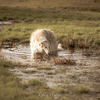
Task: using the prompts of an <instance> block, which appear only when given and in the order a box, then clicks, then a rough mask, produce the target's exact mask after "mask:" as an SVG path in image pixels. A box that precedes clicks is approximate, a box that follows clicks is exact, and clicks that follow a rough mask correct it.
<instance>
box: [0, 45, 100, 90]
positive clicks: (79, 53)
mask: <svg viewBox="0 0 100 100" xmlns="http://www.w3.org/2000/svg"><path fill="white" fill-rule="evenodd" d="M0 52H1V53H0V54H1V58H2V59H6V60H10V61H13V62H20V63H22V64H30V65H36V64H38V66H37V67H21V68H20V67H14V68H9V71H11V72H12V73H14V74H15V75H16V77H18V78H19V79H20V81H21V82H27V81H28V80H30V79H39V80H41V81H42V82H45V83H47V85H48V86H49V87H55V86H63V85H69V84H70V85H76V84H77V83H80V84H85V85H87V86H88V87H89V88H90V89H92V90H93V89H94V88H93V85H94V84H97V85H100V82H99V83H98V81H100V80H99V76H100V68H99V67H98V66H99V64H100V63H99V62H100V57H99V56H98V57H97V56H96V55H95V54H94V53H93V52H92V54H90V53H89V54H87V52H86V51H85V50H74V51H72V50H69V51H66V50H63V51H59V52H58V57H57V58H68V59H73V60H75V62H76V65H73V66H70V65H69V66H68V65H54V64H52V63H51V62H49V61H48V60H47V61H41V62H33V61H31V60H30V56H31V54H30V47H29V46H24V45H18V46H16V47H14V48H7V49H4V48H2V49H0ZM46 65H48V66H49V69H46V67H47V66H46ZM94 69H95V70H94ZM94 73H96V74H97V75H96V76H95V78H94V76H93V75H94ZM91 87H92V88H91Z"/></svg>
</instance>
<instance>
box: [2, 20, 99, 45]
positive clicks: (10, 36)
mask: <svg viewBox="0 0 100 100" xmlns="http://www.w3.org/2000/svg"><path fill="white" fill-rule="evenodd" d="M41 28H46V29H51V30H52V31H54V33H55V36H56V37H57V39H58V42H62V41H66V40H67V39H68V38H70V37H71V38H73V40H80V41H83V42H84V43H85V42H86V41H88V42H89V43H90V45H91V44H94V45H100V38H99V37H100V31H99V29H100V21H85V20H84V21H79V20H74V21H73V20H72V21H66V20H64V21H56V20H55V21H49V19H48V20H46V19H44V20H43V21H42V22H38V21H33V22H32V23H19V24H14V25H10V26H6V28H5V29H3V30H2V31H0V41H7V40H9V41H12V42H16V41H17V42H19V43H29V40H30V36H31V34H32V32H33V31H35V30H36V29H41ZM9 30H10V31H9ZM87 37H88V38H87ZM80 43H81V42H80Z"/></svg>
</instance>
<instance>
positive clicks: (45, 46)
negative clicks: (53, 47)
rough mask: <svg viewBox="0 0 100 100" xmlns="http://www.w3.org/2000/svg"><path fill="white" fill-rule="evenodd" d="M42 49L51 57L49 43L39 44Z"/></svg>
mask: <svg viewBox="0 0 100 100" xmlns="http://www.w3.org/2000/svg"><path fill="white" fill-rule="evenodd" d="M39 46H40V48H41V49H42V51H44V52H45V53H46V54H47V55H50V47H49V42H48V41H43V42H40V43H39Z"/></svg>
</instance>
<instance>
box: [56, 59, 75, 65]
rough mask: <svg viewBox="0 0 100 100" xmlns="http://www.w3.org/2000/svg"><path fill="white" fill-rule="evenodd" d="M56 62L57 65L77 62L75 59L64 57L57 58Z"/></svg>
mask: <svg viewBox="0 0 100 100" xmlns="http://www.w3.org/2000/svg"><path fill="white" fill-rule="evenodd" d="M54 63H55V64H56V65H75V64H76V62H75V60H73V59H66V58H62V59H55V60H54Z"/></svg>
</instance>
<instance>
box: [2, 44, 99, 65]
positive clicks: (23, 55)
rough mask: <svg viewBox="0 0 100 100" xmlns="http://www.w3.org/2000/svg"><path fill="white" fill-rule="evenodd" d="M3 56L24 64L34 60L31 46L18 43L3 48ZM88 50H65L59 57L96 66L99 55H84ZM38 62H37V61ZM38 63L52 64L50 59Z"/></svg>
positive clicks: (78, 63) (31, 62)
mask: <svg viewBox="0 0 100 100" xmlns="http://www.w3.org/2000/svg"><path fill="white" fill-rule="evenodd" d="M0 52H1V58H3V59H7V60H10V61H13V62H20V63H23V64H30V65H32V64H33V63H35V62H33V61H31V59H30V58H31V51H30V47H29V46H24V45H18V46H16V47H14V48H7V49H5V48H1V49H0ZM86 53H87V52H85V50H74V51H72V50H63V51H59V52H58V56H57V57H56V59H57V58H60V59H63V58H66V59H73V60H75V62H76V65H89V66H95V65H97V64H98V61H97V59H98V57H97V56H93V54H92V56H89V57H87V56H84V55H85V54H86ZM36 63H37V62H36ZM38 63H41V64H42V63H44V64H50V62H49V61H48V60H46V61H41V62H38Z"/></svg>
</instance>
